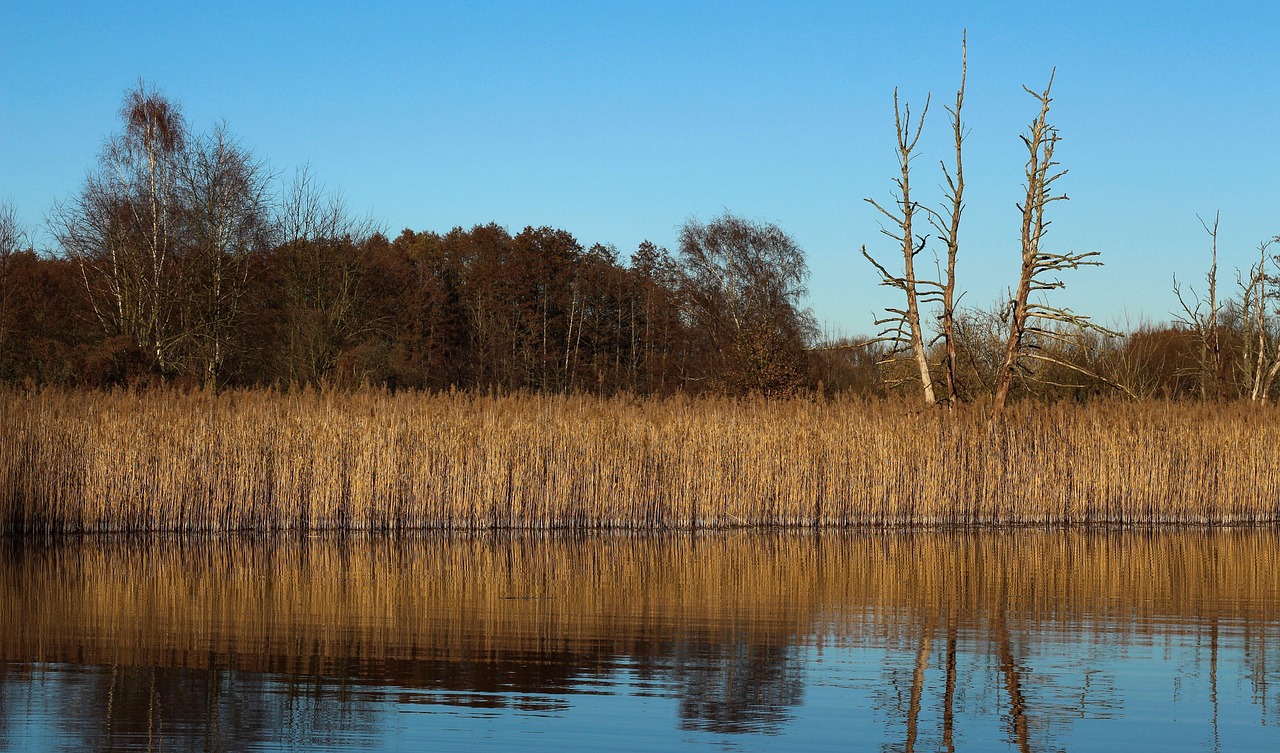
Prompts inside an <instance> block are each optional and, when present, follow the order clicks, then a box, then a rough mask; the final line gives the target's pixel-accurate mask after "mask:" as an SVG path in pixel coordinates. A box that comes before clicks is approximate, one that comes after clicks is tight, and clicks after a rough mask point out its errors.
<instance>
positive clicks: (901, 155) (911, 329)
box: [862, 88, 938, 405]
mask: <svg viewBox="0 0 1280 753" xmlns="http://www.w3.org/2000/svg"><path fill="white" fill-rule="evenodd" d="M928 112H929V98H926V99H925V102H924V110H923V112H921V113H920V119H919V121H917V122H916V125H915V128H914V131H913V128H912V120H911V106H910V105H904V106H900V105H899V104H898V90H897V89H896V88H895V89H894V90H893V125H894V131H895V133H896V136H897V141H898V168H899V170H900V171H901V172H900V175H899V176H898V177H897V178H895V179H894V181H893V182H894V185H896V186H897V187H898V192H897V195H896V196H895V197H894V205H896V206H895V209H896V211H893V210H889V209H885V208H884V207H883V206H881V204H880V203H879V202H877V201H876V200H875V199H866V202H867V203H868V204H870V205H871V206H873V207H875V208H876V209H878V210H880V213H881V214H883V215H884V216H885V217H888V218H889V221H890V222H891V223H892V226H891V227H882V228H881V229H880V232H882V233H884V234H885V235H887V236H889V237H890V238H892V239H894V240H895V241H897V242H898V243H899V244H901V248H902V274H901V275H900V276H899V275H894V274H893V273H891V272H890V271H889V270H888V269H886V268H885V267H884V265H882V264H880V263H879V262H877V261H876V260H875V259H874V258H872V256H871V254H869V253H867V247H866V246H863V247H862V255H863V256H864V257H866V259H867V261H869V262H871V264H872V265H873V266H874V267H875V268H876V271H877V272H879V273H880V284H881V285H885V286H887V287H891V288H897V289H898V290H901V291H902V292H903V294H904V295H905V296H906V299H907V301H906V305H905V308H901V309H895V308H887V309H885V311H886V312H888V313H889V314H890V315H891V316H889V317H887V318H884V319H877V320H876V326H880V327H885V329H883V330H881V331H880V333H879V334H878V335H877V337H875V338H874V339H873V340H871V342H887V343H891V344H892V348H891V349H890V351H889V354H888V355H887V356H886V358H885V362H888V361H894V360H898V359H899V358H900V357H901V355H902V353H903V352H905V351H908V350H909V351H910V352H911V355H912V357H913V358H914V359H915V362H916V366H917V367H918V368H919V370H920V387H921V390H922V391H923V392H924V401H925V402H926V403H928V404H929V405H933V404H934V403H935V402H936V397H935V396H934V392H933V378H932V377H931V376H930V373H929V358H928V354H927V353H926V352H925V345H924V331H923V330H922V328H921V326H920V302H921V299H922V298H924V297H927V295H928V294H927V293H926V294H923V295H922V294H921V292H920V288H921V287H922V286H923V287H926V288H931V290H930V292H932V293H933V294H934V295H935V296H936V294H937V291H936V289H937V287H938V284H937V283H936V282H922V281H919V280H917V279H916V269H915V263H916V262H915V259H916V255H917V254H919V253H920V252H921V251H923V250H924V246H925V242H926V241H927V240H928V236H925V237H923V238H921V239H919V240H918V241H917V240H916V237H915V217H916V211H917V210H920V209H921V207H920V205H919V204H918V203H916V202H915V201H914V200H912V198H911V158H912V154H913V152H914V151H915V148H916V143H917V142H919V141H920V132H921V131H923V130H924V118H925V115H927V114H928Z"/></svg>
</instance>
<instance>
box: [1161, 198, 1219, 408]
mask: <svg viewBox="0 0 1280 753" xmlns="http://www.w3.org/2000/svg"><path fill="white" fill-rule="evenodd" d="M1220 215H1221V212H1214V214H1213V226H1212V227H1210V226H1209V223H1207V222H1205V221H1204V219H1203V218H1202V217H1200V215H1196V219H1197V220H1200V226H1201V227H1203V228H1204V231H1205V232H1206V233H1208V234H1209V239H1210V253H1211V256H1210V261H1209V271H1208V272H1207V273H1205V283H1206V284H1207V285H1208V288H1209V290H1208V295H1209V297H1208V300H1207V301H1206V300H1205V299H1202V298H1200V296H1199V295H1197V294H1196V292H1195V291H1194V290H1190V289H1189V290H1188V291H1187V293H1186V295H1184V294H1183V292H1182V286H1181V285H1179V284H1178V278H1177V277H1176V276H1175V277H1174V278H1173V294H1174V295H1176V296H1177V297H1178V305H1179V306H1181V308H1182V313H1181V314H1178V315H1175V317H1174V319H1175V320H1176V321H1177V322H1179V323H1180V324H1182V325H1183V326H1185V327H1187V328H1188V329H1190V330H1191V331H1192V332H1194V333H1195V335H1196V339H1197V340H1198V341H1199V343H1200V374H1199V378H1200V397H1201V399H1204V400H1208V399H1209V398H1210V397H1212V398H1214V399H1217V398H1219V397H1221V396H1222V377H1223V370H1222V338H1221V333H1220V332H1219V326H1218V320H1219V318H1220V317H1221V314H1222V308H1221V304H1220V303H1219V301H1218V220H1219V218H1220ZM1206 305H1207V307H1208V311H1205V307H1206Z"/></svg>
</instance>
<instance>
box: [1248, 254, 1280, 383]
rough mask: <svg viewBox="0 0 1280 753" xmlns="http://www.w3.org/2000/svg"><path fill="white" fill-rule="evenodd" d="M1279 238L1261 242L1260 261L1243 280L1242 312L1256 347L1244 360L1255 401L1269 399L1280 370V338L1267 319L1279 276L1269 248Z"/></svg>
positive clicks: (1252, 342)
mask: <svg viewBox="0 0 1280 753" xmlns="http://www.w3.org/2000/svg"><path fill="white" fill-rule="evenodd" d="M1278 240H1280V238H1271V239H1269V240H1266V241H1263V242H1262V243H1260V244H1258V262H1257V264H1254V265H1253V266H1252V267H1251V268H1250V269H1249V280H1248V282H1247V283H1246V282H1245V281H1244V280H1240V287H1241V289H1242V298H1243V311H1242V313H1243V315H1244V317H1243V318H1244V319H1245V320H1246V321H1247V322H1248V327H1249V330H1250V331H1249V335H1250V336H1249V338H1248V340H1249V342H1250V345H1251V347H1252V352H1251V353H1248V355H1249V356H1250V358H1249V360H1250V361H1251V362H1252V363H1246V364H1243V365H1244V366H1245V368H1246V369H1247V370H1248V372H1249V373H1248V374H1247V378H1248V383H1249V399H1250V400H1251V401H1252V402H1266V401H1267V398H1268V396H1269V395H1270V394H1271V388H1272V385H1273V384H1274V383H1275V380H1276V376H1277V374H1280V342H1278V341H1277V340H1278V339H1280V338H1277V336H1276V333H1275V332H1274V327H1272V326H1269V323H1268V320H1267V307H1268V305H1269V304H1270V303H1271V302H1272V301H1274V300H1275V298H1276V290H1275V283H1276V278H1275V277H1274V276H1272V275H1269V274H1267V261H1268V258H1267V251H1268V250H1269V249H1270V248H1271V245H1272V244H1273V243H1276V242H1277V241H1278Z"/></svg>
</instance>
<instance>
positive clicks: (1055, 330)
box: [993, 70, 1115, 417]
mask: <svg viewBox="0 0 1280 753" xmlns="http://www.w3.org/2000/svg"><path fill="white" fill-rule="evenodd" d="M1054 73H1056V70H1055V71H1054V72H1053V73H1050V74H1049V83H1048V85H1047V86H1045V89H1044V91H1043V92H1041V93H1037V92H1035V91H1033V90H1031V89H1029V88H1027V87H1025V86H1024V87H1022V88H1023V90H1025V91H1026V92H1027V93H1028V94H1030V95H1031V96H1033V97H1035V99H1036V101H1037V102H1039V103H1040V114H1039V115H1037V116H1036V118H1035V120H1033V121H1032V122H1031V126H1030V129H1029V132H1028V133H1027V134H1025V135H1023V137H1022V141H1023V143H1024V144H1026V146H1027V153H1028V156H1027V167H1026V170H1027V172H1026V180H1027V183H1026V189H1027V193H1026V198H1025V199H1024V200H1023V202H1022V204H1020V205H1019V206H1018V209H1019V210H1020V211H1021V212H1022V273H1021V275H1020V276H1019V278H1018V288H1017V291H1016V292H1015V293H1014V297H1013V300H1012V301H1010V302H1009V316H1008V319H1009V335H1008V339H1007V340H1006V342H1005V348H1004V361H1003V362H1002V363H1001V365H1000V370H999V372H998V376H997V378H996V393H995V402H994V404H993V415H994V416H997V417H998V416H1000V415H1001V414H1002V413H1003V412H1004V406H1005V402H1006V401H1007V399H1008V397H1009V388H1010V387H1011V386H1012V385H1013V380H1014V377H1015V376H1017V375H1018V373H1019V372H1020V371H1026V370H1027V365H1026V361H1028V360H1037V361H1043V362H1047V363H1052V364H1056V365H1058V366H1062V367H1065V368H1068V369H1071V370H1073V371H1077V372H1081V373H1084V374H1087V375H1088V376H1093V377H1096V376H1097V375H1096V374H1092V373H1089V372H1088V371H1085V370H1084V369H1083V368H1082V367H1080V366H1077V365H1075V364H1072V363H1069V362H1068V361H1064V360H1062V359H1059V358H1055V357H1054V356H1052V355H1050V354H1048V353H1046V352H1044V350H1043V343H1045V342H1046V341H1057V342H1059V343H1062V344H1065V345H1072V344H1074V342H1075V340H1076V339H1078V335H1079V333H1082V332H1084V331H1086V330H1090V329H1092V330H1096V331H1099V332H1102V333H1105V334H1110V335H1114V334H1115V333H1113V332H1111V331H1110V330H1107V329H1104V328H1102V327H1099V326H1098V325H1096V324H1094V323H1093V322H1092V321H1091V320H1090V319H1089V317H1087V316H1082V315H1080V314H1076V313H1075V312H1073V311H1071V310H1070V309H1067V308H1060V307H1057V306H1049V305H1048V304H1045V303H1033V302H1032V301H1031V296H1032V294H1033V293H1048V292H1049V291H1051V290H1056V289H1058V288H1061V287H1064V284H1063V282H1062V281H1061V280H1059V279H1055V278H1054V276H1055V275H1057V274H1060V273H1062V272H1064V271H1066V270H1068V269H1078V268H1080V267H1088V266H1101V262H1099V261H1094V260H1092V257H1095V256H1098V252H1097V251H1087V252H1084V253H1063V254H1055V253H1049V252H1047V251H1045V250H1044V249H1043V247H1042V246H1041V242H1042V241H1043V240H1044V236H1045V234H1046V233H1047V232H1048V229H1049V225H1050V224H1052V223H1051V222H1050V221H1049V220H1046V219H1045V213H1046V211H1047V210H1048V208H1049V205H1050V204H1052V203H1054V202H1056V201H1066V200H1067V195H1066V194H1060V193H1055V192H1054V191H1055V189H1054V184H1055V183H1056V182H1057V181H1058V179H1059V178H1061V177H1062V176H1064V175H1066V174H1067V171H1066V170H1059V169H1058V167H1059V164H1058V162H1056V161H1055V160H1054V158H1053V156H1054V150H1055V149H1056V148H1057V145H1058V141H1059V140H1060V137H1059V136H1058V129H1057V128H1055V127H1054V126H1052V125H1050V124H1049V105H1050V104H1051V103H1052V102H1053V98H1052V97H1051V96H1050V92H1051V91H1052V90H1053V78H1054Z"/></svg>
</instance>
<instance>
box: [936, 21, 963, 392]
mask: <svg viewBox="0 0 1280 753" xmlns="http://www.w3.org/2000/svg"><path fill="white" fill-rule="evenodd" d="M968 77H969V38H968V34H967V33H966V34H965V35H964V36H963V37H962V39H961V43H960V88H959V89H957V90H956V104H955V107H948V108H946V109H947V112H948V113H949V114H950V115H951V130H952V132H953V133H954V135H955V150H956V169H955V173H954V174H953V173H952V172H951V171H950V170H948V169H947V163H946V162H943V163H941V164H942V177H943V178H945V179H946V181H947V192H946V197H945V199H946V206H945V207H944V208H943V212H942V214H941V215H931V216H930V218H929V223H930V224H931V225H933V227H934V228H935V229H936V230H937V231H938V233H939V234H941V236H942V239H943V241H944V242H945V243H946V245H947V266H946V271H945V272H943V271H941V270H939V274H938V277H939V281H940V283H941V289H940V290H939V294H940V298H941V303H942V312H941V314H939V317H938V318H939V319H940V320H941V324H942V333H941V334H940V335H939V337H940V338H941V339H942V344H943V348H944V351H943V356H942V364H943V373H944V374H945V375H946V377H947V397H946V400H947V407H948V408H949V409H953V408H954V406H955V404H956V402H957V400H958V399H959V398H958V394H957V391H958V383H957V378H956V325H955V312H956V303H957V299H956V256H957V254H958V252H959V250H960V215H961V214H963V213H964V149H963V147H964V123H963V121H962V120H961V117H960V110H961V108H963V107H964V86H965V81H966V80H967V79H968Z"/></svg>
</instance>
